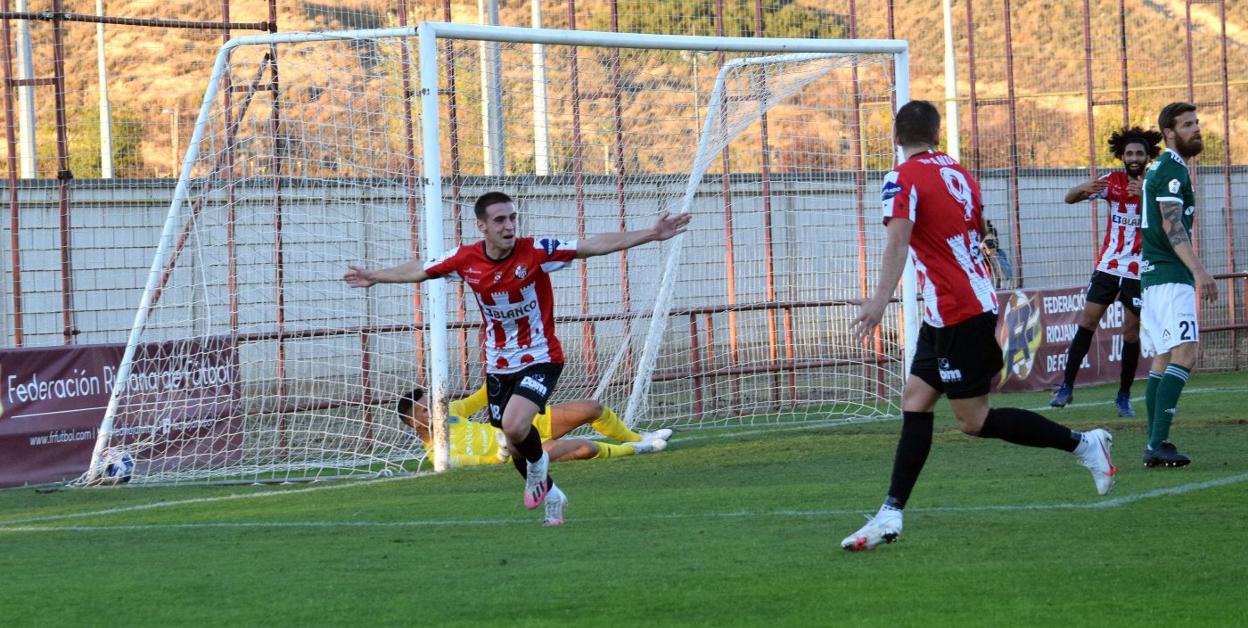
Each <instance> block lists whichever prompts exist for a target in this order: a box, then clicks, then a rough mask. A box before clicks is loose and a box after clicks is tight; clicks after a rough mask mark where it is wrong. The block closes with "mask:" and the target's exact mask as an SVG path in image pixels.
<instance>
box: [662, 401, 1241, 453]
mask: <svg viewBox="0 0 1248 628" xmlns="http://www.w3.org/2000/svg"><path fill="white" fill-rule="evenodd" d="M1224 392H1239V393H1242V392H1244V389H1243V388H1225V387H1223V388H1215V387H1210V388H1184V389H1183V394H1184V395H1207V394H1211V393H1224ZM1131 401H1132V402H1137V401H1144V397H1142V396H1140V397H1132V398H1131ZM1113 405H1114V402H1113V401H1085V402H1082V403H1071V404H1067V405H1066V407H1067V408H1091V407H1094V406H1113ZM1063 409H1064V408H1053V407H1050V406H1049V405H1048V404H1045V405H1043V406H1040V407H1038V408H1028V410H1030V411H1032V412H1050V411H1053V412H1060V411H1061V410H1063ZM1140 416H1141V417H1142V416H1143V415H1140ZM900 418H901V417H897V416H882V417H869V418H861V419H827V420H824V421H812V422H809V423H803V424H801V425H786V426H775V427H760V428H758V429H753V430H744V431H723V432H720V433H711V434H707V433H705V432H707V431H710V430H731V429H732V428H731V427H727V426H726V427H714V428H703V429H701V430H699V431H700V432H703V433H699V434H690V433H688V432H677V433H676V434H674V435H673V436H672V439H674V440H675V441H676V442H678V443H685V442H694V441H700V440H712V439H721V438H736V437H738V436H755V435H758V434H775V433H778V432H800V431H805V430H817V429H820V428H825V427H835V426H841V425H855V424H860V423H875V422H880V421H896V420H898V419H900ZM1115 418H1117V417H1115ZM1137 418H1139V417H1137Z"/></svg>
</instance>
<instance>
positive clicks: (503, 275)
mask: <svg viewBox="0 0 1248 628" xmlns="http://www.w3.org/2000/svg"><path fill="white" fill-rule="evenodd" d="M574 259H576V241H575V240H573V241H571V242H561V241H559V240H555V239H554V238H541V239H534V238H516V245H515V247H514V248H512V250H511V254H510V255H508V256H507V257H506V258H503V259H501V260H494V259H490V257H489V256H488V255H486V253H485V242H476V243H474V244H465V245H463V246H461V247H459V248H457V249H455V250H454V251H451V252H449V253H447V254H446V255H443V256H442V257H441V258H439V259H436V260H433V261H431V262H429V263H427V264H425V273H426V274H428V275H429V277H430V278H431V279H436V278H438V277H448V278H451V279H457V280H460V281H463V282H464V283H466V284H468V287H470V288H472V293H473V294H474V295H475V296H476V297H477V305H478V306H479V307H480V308H481V320H482V322H483V323H484V324H485V328H484V335H485V358H486V371H487V372H490V373H499V374H502V373H514V372H516V371H519V370H521V369H523V368H525V367H526V366H529V365H530V364H547V363H549V364H563V348H562V347H561V346H560V345H559V339H558V338H556V337H555V299H554V294H553V292H552V291H551V288H550V276H549V275H548V274H547V273H553V272H555V271H556V270H559V269H562V268H565V267H567V266H568V264H569V263H571V262H572V260H574Z"/></svg>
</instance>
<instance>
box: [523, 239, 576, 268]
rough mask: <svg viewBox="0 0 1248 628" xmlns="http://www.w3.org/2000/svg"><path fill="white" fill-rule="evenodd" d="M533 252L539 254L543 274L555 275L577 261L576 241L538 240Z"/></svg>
mask: <svg viewBox="0 0 1248 628" xmlns="http://www.w3.org/2000/svg"><path fill="white" fill-rule="evenodd" d="M533 250H534V251H535V253H536V254H537V257H538V259H539V260H540V262H539V263H540V264H541V267H542V271H543V272H547V273H553V272H555V271H556V270H562V269H564V268H567V267H568V264H570V263H572V261H573V260H575V259H576V240H567V241H563V240H556V239H554V238H536V239H534V240H533Z"/></svg>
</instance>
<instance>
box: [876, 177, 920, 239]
mask: <svg viewBox="0 0 1248 628" xmlns="http://www.w3.org/2000/svg"><path fill="white" fill-rule="evenodd" d="M880 202H881V203H882V209H883V211H884V224H886V225H887V224H888V221H890V220H892V219H893V218H905V219H906V220H909V221H910V222H914V211H915V209H917V205H918V204H919V195H918V189H917V188H915V187H914V185H912V184H911V183H910V181H909V180H907V179H906V178H905V177H903V176H902V174H901V173H900V172H898V171H897V170H894V171H892V172H890V173H888V175H886V176H885V177H884V187H883V189H882V190H881V191H880Z"/></svg>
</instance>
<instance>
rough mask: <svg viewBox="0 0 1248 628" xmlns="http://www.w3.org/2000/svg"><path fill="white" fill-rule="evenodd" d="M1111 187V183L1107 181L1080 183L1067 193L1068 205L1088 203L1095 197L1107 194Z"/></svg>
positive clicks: (1096, 180) (1093, 180) (1095, 180)
mask: <svg viewBox="0 0 1248 628" xmlns="http://www.w3.org/2000/svg"><path fill="white" fill-rule="evenodd" d="M1108 187H1109V182H1108V181H1106V180H1105V179H1100V178H1097V179H1092V180H1091V181H1087V182H1084V183H1080V184H1079V185H1076V186H1075V187H1073V188H1070V190H1069V191H1067V192H1066V199H1065V200H1066V204H1068V205H1073V204H1075V203H1079V202H1082V201H1086V200H1088V199H1090V198H1092V197H1093V196H1096V195H1099V194H1101V193H1103V192H1105V189H1106V188H1108Z"/></svg>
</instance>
